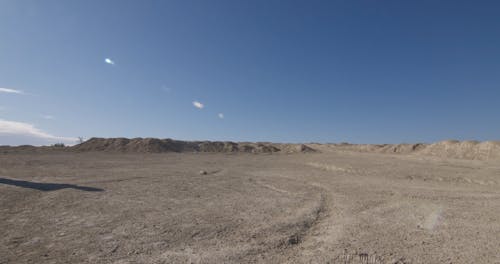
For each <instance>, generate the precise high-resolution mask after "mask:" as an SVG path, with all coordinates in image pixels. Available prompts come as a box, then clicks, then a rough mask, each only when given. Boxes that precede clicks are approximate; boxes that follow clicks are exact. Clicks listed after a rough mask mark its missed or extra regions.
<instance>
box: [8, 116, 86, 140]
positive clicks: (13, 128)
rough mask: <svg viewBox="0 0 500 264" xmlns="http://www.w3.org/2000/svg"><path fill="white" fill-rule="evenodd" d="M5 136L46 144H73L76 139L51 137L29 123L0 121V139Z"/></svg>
mask: <svg viewBox="0 0 500 264" xmlns="http://www.w3.org/2000/svg"><path fill="white" fill-rule="evenodd" d="M1 136H6V137H7V138H9V136H20V137H23V138H26V139H27V140H31V141H36V142H40V141H43V142H46V143H58V142H61V143H66V144H75V143H76V142H77V141H78V139H77V138H72V137H59V136H54V135H51V134H49V133H47V132H45V131H43V130H40V129H38V128H36V127H35V126H34V125H32V124H29V123H23V122H17V121H8V120H3V119H0V137H1Z"/></svg>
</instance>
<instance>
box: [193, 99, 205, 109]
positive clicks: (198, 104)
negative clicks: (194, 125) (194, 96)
mask: <svg viewBox="0 0 500 264" xmlns="http://www.w3.org/2000/svg"><path fill="white" fill-rule="evenodd" d="M193 105H194V107H196V108H198V109H202V108H203V107H205V106H204V105H203V104H202V103H200V102H198V101H193Z"/></svg>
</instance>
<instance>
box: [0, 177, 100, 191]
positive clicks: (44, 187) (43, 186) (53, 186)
mask: <svg viewBox="0 0 500 264" xmlns="http://www.w3.org/2000/svg"><path fill="white" fill-rule="evenodd" d="M0 183H2V184H7V185H13V186H18V187H23V188H30V189H36V190H39V191H44V192H48V191H57V190H60V189H66V188H71V189H75V190H80V191H86V192H102V191H104V189H101V188H94V187H87V186H78V185H74V184H63V183H47V182H29V181H19V180H11V179H5V178H0Z"/></svg>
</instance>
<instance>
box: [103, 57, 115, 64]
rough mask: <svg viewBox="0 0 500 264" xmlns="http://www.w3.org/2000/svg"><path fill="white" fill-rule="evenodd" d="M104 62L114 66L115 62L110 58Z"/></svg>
mask: <svg viewBox="0 0 500 264" xmlns="http://www.w3.org/2000/svg"><path fill="white" fill-rule="evenodd" d="M104 62H106V63H107V64H111V65H115V62H114V61H113V60H111V59H110V58H106V59H104Z"/></svg>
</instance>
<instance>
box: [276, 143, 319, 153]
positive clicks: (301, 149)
mask: <svg viewBox="0 0 500 264" xmlns="http://www.w3.org/2000/svg"><path fill="white" fill-rule="evenodd" d="M280 149H281V151H282V152H283V153H313V152H318V150H317V149H314V148H312V147H309V146H307V145H305V144H281V145H280Z"/></svg>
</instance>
